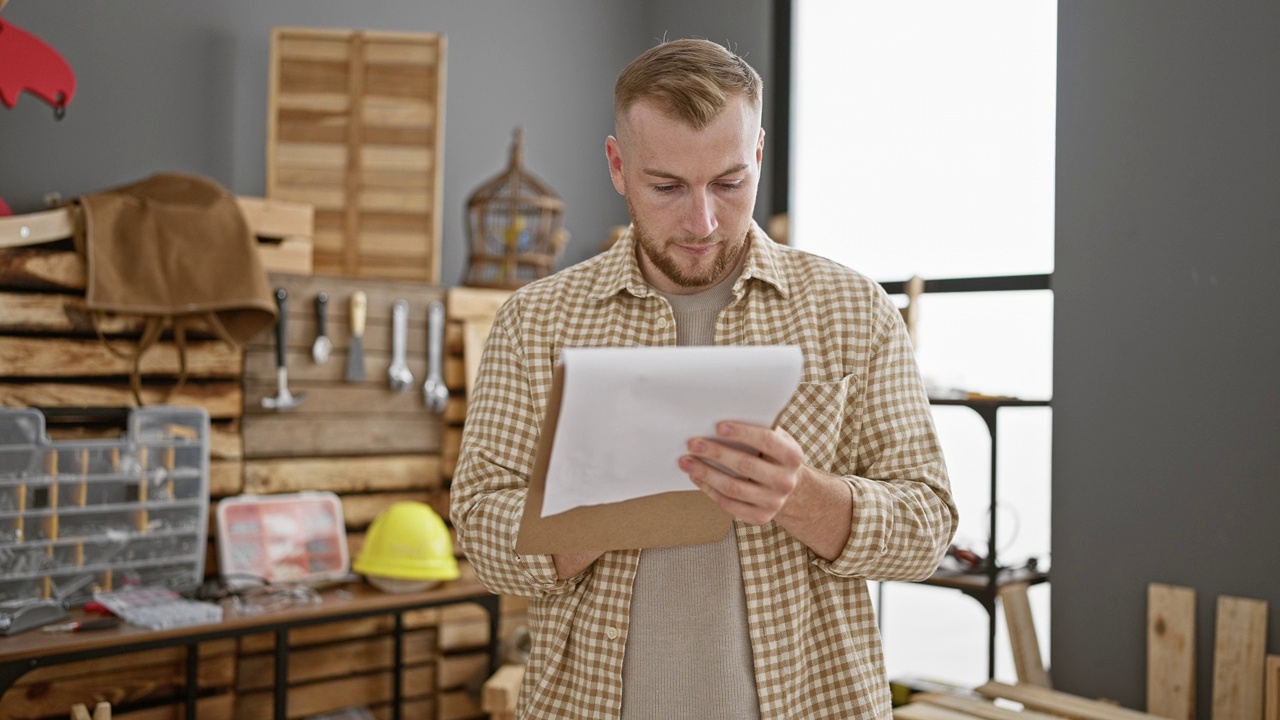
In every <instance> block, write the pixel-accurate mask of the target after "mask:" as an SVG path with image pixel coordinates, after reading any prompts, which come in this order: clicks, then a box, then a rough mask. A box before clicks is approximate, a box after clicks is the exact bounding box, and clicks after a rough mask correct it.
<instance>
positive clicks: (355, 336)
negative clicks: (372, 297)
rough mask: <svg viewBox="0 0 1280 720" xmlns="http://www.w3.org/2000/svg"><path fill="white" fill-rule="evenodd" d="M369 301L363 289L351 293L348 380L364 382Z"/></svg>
mask: <svg viewBox="0 0 1280 720" xmlns="http://www.w3.org/2000/svg"><path fill="white" fill-rule="evenodd" d="M368 303H369V300H368V298H366V297H365V294H364V291H363V290H357V291H355V292H354V293H352V294H351V344H350V345H348V346H347V378H346V379H347V382H364V319H365V311H366V309H367V307H368Z"/></svg>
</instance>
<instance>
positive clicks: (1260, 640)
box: [1212, 595, 1267, 720]
mask: <svg viewBox="0 0 1280 720" xmlns="http://www.w3.org/2000/svg"><path fill="white" fill-rule="evenodd" d="M1266 653H1267V603H1266V602H1265V601H1263V600H1251V599H1248V598H1239V597H1231V596H1229V595H1220V596H1218V613H1217V627H1216V633H1215V635H1214V643H1213V708H1212V710H1213V720H1258V718H1260V717H1262V700H1263V698H1262V689H1263V672H1264V664H1265V662H1266Z"/></svg>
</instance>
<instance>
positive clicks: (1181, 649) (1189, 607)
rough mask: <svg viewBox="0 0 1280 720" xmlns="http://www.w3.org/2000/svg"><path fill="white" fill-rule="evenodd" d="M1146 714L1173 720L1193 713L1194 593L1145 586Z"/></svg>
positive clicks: (1157, 585)
mask: <svg viewBox="0 0 1280 720" xmlns="http://www.w3.org/2000/svg"><path fill="white" fill-rule="evenodd" d="M1147 712H1149V713H1151V714H1152V715H1159V716H1160V717H1165V718H1172V720H1193V719H1194V718H1195V714H1196V591H1195V590H1194V589H1192V588H1188V587H1177V586H1174V585H1164V584H1161V583H1151V584H1150V585H1148V586H1147Z"/></svg>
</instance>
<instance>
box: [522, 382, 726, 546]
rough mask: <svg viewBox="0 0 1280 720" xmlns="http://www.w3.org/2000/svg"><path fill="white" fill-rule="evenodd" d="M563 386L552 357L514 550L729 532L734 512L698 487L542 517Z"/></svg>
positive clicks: (694, 540) (650, 542)
mask: <svg viewBox="0 0 1280 720" xmlns="http://www.w3.org/2000/svg"><path fill="white" fill-rule="evenodd" d="M563 390H564V365H562V364H559V363H557V364H556V366H555V370H554V371H553V373H552V379H551V395H550V397H549V398H548V400H547V411H546V417H545V418H544V420H543V423H542V435H541V437H539V438H538V454H537V457H536V459H535V460H534V464H533V470H532V471H531V472H530V474H529V491H528V494H527V495H526V496H525V501H524V515H523V516H522V517H521V519H520V530H519V534H518V536H517V538H516V552H518V553H520V554H522V555H535V554H559V553H569V552H593V551H607V550H624V549H641V548H652V547H675V546H679V545H700V544H704V543H711V542H716V541H717V540H720V539H721V538H723V537H724V536H725V534H726V533H727V532H729V528H730V526H731V525H732V523H733V516H732V515H730V514H729V513H727V512H725V511H724V510H722V509H721V508H720V506H718V505H716V504H715V503H714V502H713V501H712V500H711V498H709V497H707V496H706V495H705V494H703V493H702V491H700V490H697V489H691V490H688V491H681V492H666V493H659V494H657V495H648V496H645V497H640V498H634V499H631V500H624V501H621V502H616V503H607V504H604V505H588V506H583V507H576V508H573V509H572V510H568V511H565V512H562V513H559V514H556V515H550V516H547V517H542V512H541V509H542V499H543V494H544V491H545V488H546V482H547V468H548V466H549V465H550V464H551V447H552V444H553V443H554V441H555V435H556V421H557V419H558V418H559V416H560V400H561V395H562V393H563Z"/></svg>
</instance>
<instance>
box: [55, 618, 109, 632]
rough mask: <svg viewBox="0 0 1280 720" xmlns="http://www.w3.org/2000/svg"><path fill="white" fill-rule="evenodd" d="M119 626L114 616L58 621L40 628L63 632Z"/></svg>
mask: <svg viewBox="0 0 1280 720" xmlns="http://www.w3.org/2000/svg"><path fill="white" fill-rule="evenodd" d="M117 627H120V621H119V620H117V619H115V618H102V619H100V620H75V621H72V622H67V623H58V624H57V625H45V626H44V627H43V628H41V630H43V631H45V632H47V633H64V632H84V631H86V630H110V629H111V628H117Z"/></svg>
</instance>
